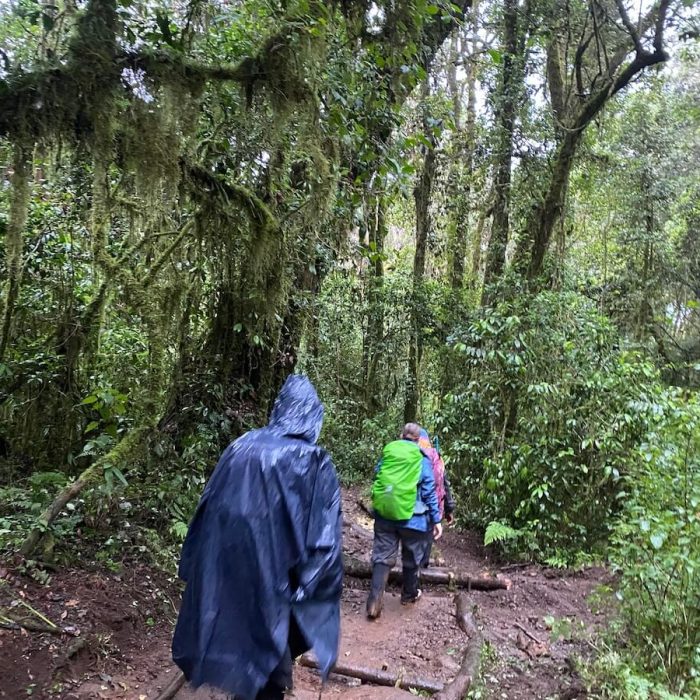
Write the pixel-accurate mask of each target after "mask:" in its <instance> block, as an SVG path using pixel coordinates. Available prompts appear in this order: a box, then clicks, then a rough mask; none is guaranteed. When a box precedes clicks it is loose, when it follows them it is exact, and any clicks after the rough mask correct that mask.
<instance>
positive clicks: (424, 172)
mask: <svg viewBox="0 0 700 700" xmlns="http://www.w3.org/2000/svg"><path fill="white" fill-rule="evenodd" d="M429 96H430V89H429V85H428V79H427V78H426V81H425V85H424V89H423V106H422V112H423V135H424V136H425V138H426V140H427V142H428V145H426V146H424V147H423V167H422V169H421V172H420V177H419V179H418V182H417V183H416V186H415V188H414V190H413V197H414V199H415V203H416V250H415V254H414V257H413V291H412V295H411V313H410V316H411V332H410V337H409V351H408V378H407V382H406V399H405V402H404V410H403V419H404V423H412V422H414V421H415V420H416V419H417V417H418V397H419V386H418V374H419V369H420V362H421V357H422V355H423V333H422V319H421V310H422V307H423V297H424V294H423V287H424V278H425V260H426V255H427V248H428V233H429V231H430V225H431V221H430V198H431V195H432V191H433V180H434V179H435V171H436V158H435V146H436V143H435V134H434V132H433V129H432V128H431V126H430V113H429V108H428V104H427V99H428V97H429Z"/></svg>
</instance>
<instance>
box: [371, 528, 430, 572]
mask: <svg viewBox="0 0 700 700" xmlns="http://www.w3.org/2000/svg"><path fill="white" fill-rule="evenodd" d="M431 539H432V533H431V532H421V531H420V530H410V529H409V528H407V527H399V526H398V525H395V524H393V523H392V522H391V521H388V520H379V519H376V520H375V521H374V546H373V547H372V564H386V565H387V566H394V565H395V564H396V554H397V551H398V548H399V543H400V544H401V563H402V565H403V568H404V569H408V570H414V569H418V568H420V567H421V566H423V561H424V560H425V556H426V553H427V552H429V551H430V542H431Z"/></svg>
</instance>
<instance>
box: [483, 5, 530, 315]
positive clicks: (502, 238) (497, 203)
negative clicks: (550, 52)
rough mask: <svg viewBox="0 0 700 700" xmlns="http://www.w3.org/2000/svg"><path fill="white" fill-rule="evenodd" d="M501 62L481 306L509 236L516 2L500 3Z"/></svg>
mask: <svg viewBox="0 0 700 700" xmlns="http://www.w3.org/2000/svg"><path fill="white" fill-rule="evenodd" d="M502 12H503V19H502V31H503V60H502V66H501V73H500V76H499V81H498V87H497V90H496V97H495V103H496V105H495V107H496V118H495V123H496V134H495V139H496V148H495V162H494V176H493V219H492V222H491V236H490V238H489V245H488V250H487V251H486V266H485V269H484V294H483V296H482V303H483V304H488V303H489V302H490V285H492V284H493V283H494V282H495V281H496V280H497V279H498V278H499V277H500V276H501V274H502V272H503V268H504V267H505V264H506V248H507V246H508V238H509V232H510V194H511V169H512V166H513V138H514V134H515V116H516V111H517V100H518V97H519V95H520V94H521V93H522V87H523V86H522V81H523V76H522V63H523V61H522V56H521V50H520V47H521V41H520V37H519V29H518V13H519V9H518V3H517V0H505V2H504V3H503V9H502Z"/></svg>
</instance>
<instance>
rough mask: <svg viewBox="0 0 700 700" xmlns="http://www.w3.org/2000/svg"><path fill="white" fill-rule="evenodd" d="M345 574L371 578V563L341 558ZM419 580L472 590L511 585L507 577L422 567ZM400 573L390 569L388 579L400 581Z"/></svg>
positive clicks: (351, 558)
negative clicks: (484, 576) (491, 576)
mask: <svg viewBox="0 0 700 700" xmlns="http://www.w3.org/2000/svg"><path fill="white" fill-rule="evenodd" d="M343 564H344V566H345V574H346V575H347V576H354V577H355V578H372V565H371V564H370V563H369V562H365V561H360V560H359V559H355V558H354V557H348V556H345V557H344V558H343ZM420 578H421V581H423V582H425V583H436V584H443V585H447V586H456V587H458V588H466V589H468V590H473V591H498V590H509V589H510V588H511V586H512V585H513V584H512V582H511V580H510V579H507V578H482V577H481V576H469V575H468V574H465V573H461V572H454V571H444V570H441V571H438V570H436V569H423V570H422V571H421V574H420ZM401 579H402V575H401V572H400V571H394V570H392V571H391V573H390V574H389V581H390V582H392V583H400V582H401Z"/></svg>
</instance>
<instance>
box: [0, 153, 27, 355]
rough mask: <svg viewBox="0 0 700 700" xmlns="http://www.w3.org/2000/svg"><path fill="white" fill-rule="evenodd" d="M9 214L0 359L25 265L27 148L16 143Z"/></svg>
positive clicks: (8, 336) (9, 331)
mask: <svg viewBox="0 0 700 700" xmlns="http://www.w3.org/2000/svg"><path fill="white" fill-rule="evenodd" d="M13 170H14V172H13V173H12V178H11V180H10V183H11V186H12V192H11V201H10V214H9V217H8V221H7V231H6V233H5V268H6V270H7V283H6V284H5V294H4V297H5V299H4V306H3V314H2V330H1V332H2V336H0V361H2V360H3V358H4V357H5V352H6V350H7V346H8V344H9V343H10V340H11V339H12V320H13V317H14V313H15V306H16V304H17V299H18V298H19V290H20V286H21V284H22V270H23V267H24V263H23V259H22V249H23V247H24V229H25V226H26V224H27V212H28V210H29V197H30V190H31V187H30V181H29V173H30V171H31V164H30V162H29V158H28V155H27V149H25V148H24V147H23V146H21V145H16V146H15V149H14V158H13Z"/></svg>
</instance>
